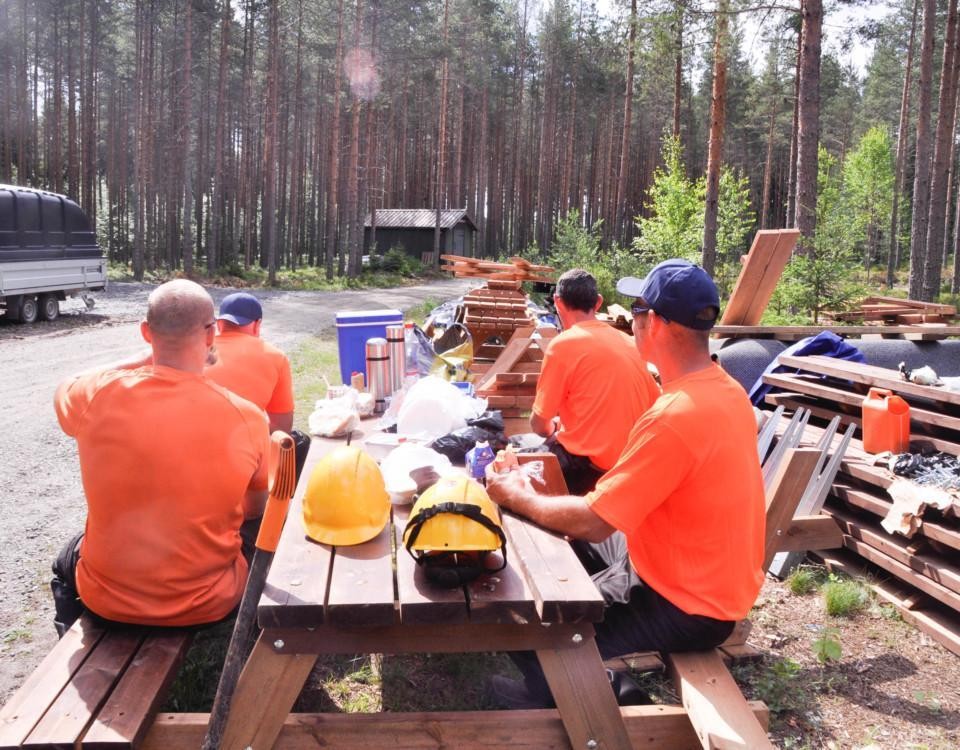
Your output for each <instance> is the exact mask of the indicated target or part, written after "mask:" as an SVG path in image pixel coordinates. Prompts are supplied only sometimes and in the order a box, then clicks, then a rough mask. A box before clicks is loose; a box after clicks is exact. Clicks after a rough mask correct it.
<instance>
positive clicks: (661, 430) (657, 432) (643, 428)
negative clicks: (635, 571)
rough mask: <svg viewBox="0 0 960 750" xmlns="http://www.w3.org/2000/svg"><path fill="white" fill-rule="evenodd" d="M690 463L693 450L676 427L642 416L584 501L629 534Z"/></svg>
mask: <svg viewBox="0 0 960 750" xmlns="http://www.w3.org/2000/svg"><path fill="white" fill-rule="evenodd" d="M693 465H694V457H693V454H692V453H691V451H690V449H689V448H688V447H687V445H686V443H685V442H684V441H683V440H682V439H681V437H680V436H679V435H678V434H677V433H676V431H674V430H673V429H671V428H670V427H669V426H668V425H666V424H663V422H662V420H657V419H650V418H648V417H641V418H640V420H639V421H638V422H637V424H636V425H635V426H634V428H633V431H632V432H631V433H630V437H629V439H628V440H627V447H626V448H625V449H624V451H623V454H622V455H621V456H620V459H619V460H618V461H617V463H616V465H614V467H613V468H612V469H610V471H608V472H607V473H606V474H604V475H603V476H602V477H601V478H600V481H598V482H597V487H596V489H595V490H594V491H593V492H591V493H590V494H588V495H587V504H588V505H590V507H591V508H592V509H593V511H594V512H595V513H596V514H597V515H598V516H600V517H601V518H602V519H603V520H604V521H606V522H607V523H608V524H610V525H611V526H613V527H614V528H616V529H619V530H620V531H623V532H624V533H625V534H627V535H628V536H629V535H630V534H631V533H632V532H633V530H634V529H636V528H637V527H639V526H640V524H642V523H643V521H644V519H645V518H646V517H647V516H648V515H649V514H650V513H651V512H652V511H653V510H655V509H656V508H657V506H659V505H660V504H661V503H662V502H664V501H665V500H666V499H667V498H668V497H669V496H670V495H671V493H673V491H674V490H675V489H676V488H677V486H678V485H679V484H680V483H681V482H682V481H683V479H684V477H685V476H686V475H687V473H688V472H689V471H690V470H691V469H692V468H693Z"/></svg>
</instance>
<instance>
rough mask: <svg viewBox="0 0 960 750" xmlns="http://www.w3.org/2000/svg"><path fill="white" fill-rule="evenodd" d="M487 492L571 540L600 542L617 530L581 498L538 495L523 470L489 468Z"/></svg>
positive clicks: (495, 500) (502, 504)
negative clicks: (508, 470) (500, 472)
mask: <svg viewBox="0 0 960 750" xmlns="http://www.w3.org/2000/svg"><path fill="white" fill-rule="evenodd" d="M487 494H488V495H490V499H491V500H493V501H494V502H495V503H496V504H497V505H500V506H502V507H504V508H506V509H507V510H509V511H512V512H514V513H517V514H518V515H521V516H525V517H527V518H529V519H530V520H531V521H533V522H534V523H536V524H538V525H540V526H543V527H544V528H546V529H550V530H551V531H556V532H558V533H560V534H565V535H566V536H569V537H572V538H574V539H583V540H584V541H587V542H602V541H603V540H604V539H606V538H607V537H608V536H610V535H611V534H612V533H613V532H614V531H615V530H616V529H614V527H613V526H611V525H610V524H608V523H607V522H606V521H604V520H603V519H602V518H601V517H600V516H598V515H597V514H596V513H594V512H593V509H592V508H591V507H590V506H589V505H587V502H586V500H585V499H584V498H582V497H578V496H576V495H565V496H555V495H541V494H539V493H538V492H537V491H536V490H534V489H533V487H532V486H531V484H530V480H529V479H527V477H526V476H525V475H524V474H523V472H522V471H516V470H515V471H510V472H507V473H506V474H497V473H496V472H495V471H493V469H492V467H488V468H487Z"/></svg>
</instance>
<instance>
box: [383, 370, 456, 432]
mask: <svg viewBox="0 0 960 750" xmlns="http://www.w3.org/2000/svg"><path fill="white" fill-rule="evenodd" d="M465 399H466V396H464V395H463V393H462V391H460V389H459V388H457V387H456V386H455V385H452V384H450V383H448V382H447V381H446V380H444V379H443V378H438V377H436V376H435V375H430V376H429V377H426V378H421V379H420V380H418V381H417V382H416V383H414V385H413V386H412V387H411V388H410V390H409V391H408V392H407V393H406V395H405V397H404V399H403V403H402V404H401V405H400V410H399V412H398V413H397V433H398V434H400V435H410V436H413V437H418V438H423V439H425V440H433V439H434V438H438V437H440V436H441V435H446V434H447V433H449V432H453V431H454V430H459V429H460V428H461V427H466V425H467V420H466V418H465V417H464V413H463V412H464V406H463V401H464V400H465Z"/></svg>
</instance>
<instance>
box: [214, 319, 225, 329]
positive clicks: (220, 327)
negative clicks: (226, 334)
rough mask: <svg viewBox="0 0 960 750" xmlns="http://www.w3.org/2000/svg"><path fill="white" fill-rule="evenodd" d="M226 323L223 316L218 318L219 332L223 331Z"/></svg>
mask: <svg viewBox="0 0 960 750" xmlns="http://www.w3.org/2000/svg"><path fill="white" fill-rule="evenodd" d="M224 325H226V324H225V323H224V322H223V319H222V318H217V326H216V328H217V333H223V327H224Z"/></svg>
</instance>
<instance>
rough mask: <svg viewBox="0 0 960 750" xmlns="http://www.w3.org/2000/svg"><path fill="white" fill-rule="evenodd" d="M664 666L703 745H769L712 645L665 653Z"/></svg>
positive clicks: (754, 749)
mask: <svg viewBox="0 0 960 750" xmlns="http://www.w3.org/2000/svg"><path fill="white" fill-rule="evenodd" d="M667 666H668V668H669V670H670V673H671V676H672V677H673V682H674V685H675V686H676V688H677V691H678V692H679V693H680V700H681V703H682V704H683V707H684V708H685V709H687V714H688V715H689V716H690V723H691V724H692V725H693V728H694V730H695V731H696V733H697V736H698V737H699V738H700V744H701V746H702V747H704V748H724V749H729V748H743V749H744V750H759V748H771V749H772V748H773V744H772V743H771V742H770V740H769V738H768V737H767V731H766V729H765V728H764V727H763V726H762V725H761V724H760V722H759V721H757V718H756V716H754V714H753V711H752V710H751V708H750V706H749V704H748V703H747V701H746V699H745V698H744V697H743V694H742V693H741V692H740V688H739V687H738V686H737V683H736V682H734V680H733V677H732V676H731V675H730V672H729V671H728V670H727V667H726V666H725V665H724V663H723V660H722V659H721V657H720V653H719V652H718V651H717V650H716V649H711V650H709V651H691V652H688V653H672V654H667Z"/></svg>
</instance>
